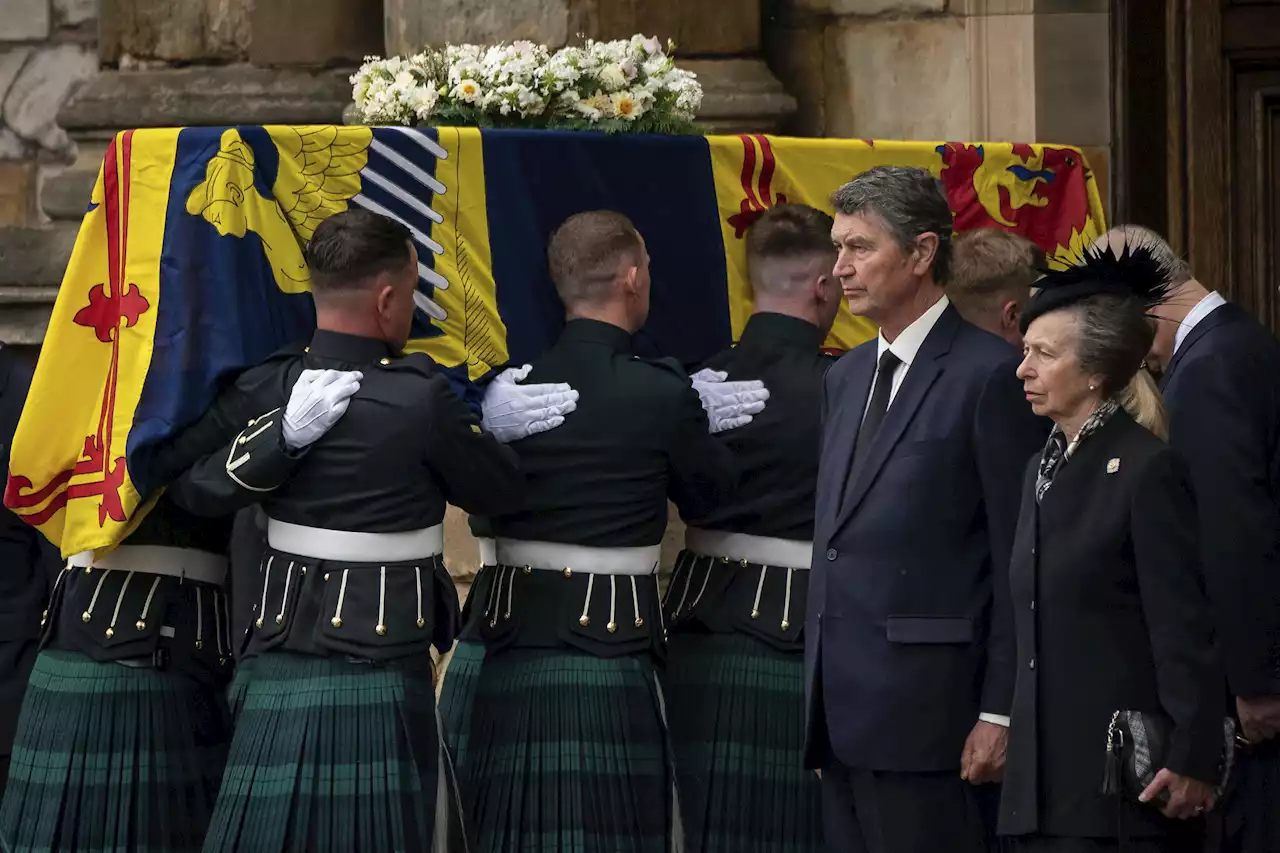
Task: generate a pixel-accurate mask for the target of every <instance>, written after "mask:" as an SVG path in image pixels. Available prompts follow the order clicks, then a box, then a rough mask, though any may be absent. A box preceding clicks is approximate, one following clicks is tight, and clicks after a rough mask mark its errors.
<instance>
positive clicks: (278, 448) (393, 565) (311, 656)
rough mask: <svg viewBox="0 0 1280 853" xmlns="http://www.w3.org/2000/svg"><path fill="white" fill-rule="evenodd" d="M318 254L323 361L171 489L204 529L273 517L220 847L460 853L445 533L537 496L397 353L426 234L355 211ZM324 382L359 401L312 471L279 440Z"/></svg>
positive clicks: (445, 384)
mask: <svg viewBox="0 0 1280 853" xmlns="http://www.w3.org/2000/svg"><path fill="white" fill-rule="evenodd" d="M307 256H308V262H309V264H310V266H311V272H312V282H313V284H312V287H313V293H314V296H315V300H316V310H317V323H318V326H319V330H318V331H317V332H316V333H315V336H314V337H313V338H312V340H311V344H310V346H308V347H306V349H305V350H302V349H301V348H299V350H298V351H296V352H295V353H294V354H292V355H289V356H287V357H282V358H280V359H279V360H277V362H276V364H275V366H274V380H273V381H274V385H275V390H274V391H273V390H271V389H270V388H269V387H264V388H263V389H262V390H261V391H260V392H259V393H258V394H257V395H255V396H254V397H253V402H254V403H255V404H256V408H257V410H258V411H259V415H258V416H257V417H255V418H253V419H251V420H250V421H249V422H248V425H247V426H245V425H244V424H243V422H242V423H241V424H239V425H237V426H236V427H234V428H233V429H232V430H231V431H228V429H229V428H228V427H225V426H224V423H225V421H226V419H225V418H223V417H222V416H221V409H222V407H224V406H226V405H229V404H230V402H231V401H228V400H225V399H224V400H222V401H220V402H219V404H218V405H217V406H215V408H214V409H213V410H211V411H210V412H209V413H208V414H207V415H206V419H205V422H202V423H201V424H197V425H196V427H194V428H193V431H199V430H202V429H205V428H209V429H212V430H215V431H217V430H221V431H222V432H223V437H224V439H225V440H226V441H227V442H228V446H227V447H226V448H225V449H224V450H223V451H220V452H219V453H217V454H214V455H213V456H212V457H209V458H207V459H205V460H203V461H202V462H201V463H200V464H198V465H196V466H195V467H193V468H192V469H191V470H190V471H188V472H187V473H186V474H184V475H183V476H182V477H181V478H180V479H179V480H178V481H177V482H176V483H175V484H174V485H173V487H172V493H173V494H174V497H175V500H177V501H178V502H180V503H182V504H183V505H184V506H187V507H188V508H190V509H192V510H193V511H195V512H199V513H204V514H216V513H227V512H231V511H233V510H235V509H237V508H239V507H242V506H245V505H246V504H249V503H254V502H257V503H260V505H261V507H262V509H263V511H264V512H265V515H266V517H267V522H266V525H267V530H266V537H267V542H268V548H267V551H266V554H265V555H264V558H263V560H262V562H261V564H260V566H258V571H257V573H256V576H253V577H249V578H244V579H241V580H242V581H243V582H244V583H246V584H250V585H252V587H253V589H254V590H255V597H256V599H257V600H256V602H255V603H254V604H253V606H252V615H253V621H252V623H251V628H250V630H249V632H248V634H247V635H246V637H245V638H244V640H243V642H244V643H245V651H244V656H243V661H242V664H241V666H240V668H239V670H238V672H237V676H236V679H235V681H234V682H233V684H232V687H231V691H230V697H231V709H232V713H233V715H234V719H235V737H234V741H233V743H232V746H231V751H230V756H229V758H228V761H227V769H226V773H225V776H224V779H223V784H222V789H221V792H220V794H219V798H218V803H217V807H216V809H215V813H214V816H213V819H212V822H211V826H210V829H209V834H208V838H207V840H206V842H205V845H204V849H205V850H206V851H219V850H253V851H255V853H272V851H298V853H303V851H317V850H346V851H370V850H376V851H382V850H407V851H422V850H461V849H464V844H465V842H464V837H463V833H462V831H461V825H460V821H459V819H458V818H459V814H458V812H457V809H456V798H455V797H454V796H453V795H452V789H453V786H452V782H451V780H450V771H449V768H448V764H449V761H448V756H447V754H446V753H445V751H444V750H443V748H442V745H441V738H440V734H439V725H438V720H437V716H436V712H435V702H434V694H433V689H434V688H433V678H434V672H433V669H434V663H433V660H432V657H431V653H430V649H431V647H432V645H434V646H435V647H436V648H437V649H439V650H440V651H441V652H443V651H446V650H448V649H449V647H450V646H451V644H452V642H453V639H454V635H455V633H456V629H457V623H458V599H457V593H456V592H455V590H454V587H453V583H452V580H451V578H450V577H449V574H448V572H447V571H446V569H445V567H444V564H443V562H442V560H441V553H442V551H443V536H442V521H443V518H444V511H445V504H446V502H451V503H455V504H457V505H458V506H460V507H462V508H463V509H465V510H467V511H469V512H479V513H496V512H503V511H510V510H513V509H515V508H516V507H518V506H519V505H520V501H521V499H522V496H523V492H524V483H523V479H522V477H521V474H520V470H519V467H518V464H517V460H516V457H515V454H513V453H512V452H511V451H510V450H508V449H507V448H505V447H503V446H502V445H501V444H500V443H499V442H498V440H497V439H496V438H495V437H494V436H493V435H492V434H490V433H488V432H486V431H485V430H484V429H483V428H482V426H481V423H480V419H478V418H476V417H475V416H474V415H473V414H472V413H471V412H470V411H469V410H468V409H467V407H466V405H465V404H464V403H463V402H462V400H461V399H460V398H459V397H458V395H457V394H455V393H454V391H453V390H452V389H451V388H450V384H449V381H448V380H447V379H446V378H445V376H444V375H443V374H442V373H441V372H439V371H438V370H437V369H436V366H435V364H434V362H432V361H431V360H430V359H429V358H428V357H426V356H425V355H422V354H413V355H408V356H402V355H401V354H400V353H401V349H402V348H403V346H404V343H405V341H406V338H407V335H408V332H409V323H410V320H411V318H412V312H413V310H414V309H413V298H412V297H413V290H414V288H415V286H416V280H417V259H416V253H415V251H414V249H413V244H412V241H411V238H410V235H409V233H408V232H407V231H406V230H405V229H404V228H403V227H402V226H400V225H398V224H397V223H395V222H393V221H391V220H389V219H386V218H384V217H379V216H376V215H374V214H370V213H367V212H364V211H358V210H350V211H347V212H345V213H341V214H337V215H335V216H333V217H330V218H329V219H327V220H325V222H323V223H322V224H321V225H320V226H319V227H318V228H317V229H316V233H315V235H314V237H313V239H312V241H311V244H310V245H309V246H308V249H307ZM307 370H321V371H335V372H337V373H338V374H340V375H346V376H354V377H355V378H356V379H358V380H359V392H358V393H357V394H355V395H354V396H351V397H349V398H348V399H346V400H332V399H331V400H328V401H327V402H328V403H329V404H330V405H331V406H333V407H334V408H336V409H342V410H344V411H345V413H342V412H339V414H341V420H340V421H339V422H338V423H337V425H336V426H334V427H333V428H332V429H331V431H329V432H328V433H327V434H326V435H325V436H324V440H323V441H320V442H316V443H314V444H311V445H310V446H308V447H307V449H306V451H305V454H303V455H301V457H300V458H295V457H296V456H297V455H296V454H290V453H288V452H284V451H283V450H282V447H284V446H287V442H282V431H283V433H284V435H287V431H288V429H289V427H290V424H294V427H295V429H305V425H306V424H307V422H308V420H309V418H310V417H311V416H312V413H307V412H304V411H295V410H294V407H292V406H291V407H290V408H289V409H286V410H283V411H282V410H280V408H279V403H278V401H279V400H280V399H282V398H283V397H284V396H285V392H286V391H287V389H289V388H290V387H291V386H293V385H294V384H295V382H297V381H298V377H299V376H300V375H304V371H307ZM270 384H271V383H266V385H268V386H269V385H270ZM487 404H488V398H487V397H486V405H487ZM237 405H238V404H237ZM323 408H324V406H323V405H321V406H319V408H318V410H322V409H323ZM234 429H239V432H238V433H237V432H235V431H234Z"/></svg>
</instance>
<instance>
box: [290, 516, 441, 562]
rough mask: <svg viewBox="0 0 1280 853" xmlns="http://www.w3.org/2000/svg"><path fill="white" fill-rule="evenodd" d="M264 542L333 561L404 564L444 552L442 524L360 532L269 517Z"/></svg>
mask: <svg viewBox="0 0 1280 853" xmlns="http://www.w3.org/2000/svg"><path fill="white" fill-rule="evenodd" d="M267 544H269V545H270V546H271V547H272V548H274V549H275V550H277V551H284V552H285V553H286V554H297V555H298V556H299V557H310V558H311V559H313V560H331V561H333V562H335V563H408V562H412V561H413V560H425V559H427V558H429V557H434V556H436V555H438V554H441V553H443V552H444V525H443V524H437V525H435V526H434V527H428V528H425V529H423V530H403V531H397V532H395V533H360V532H357V531H354V530H327V529H325V528H323V527H307V526H305V525H302V524H290V523H289V522H287V521H278V520H277V519H274V518H269V519H267Z"/></svg>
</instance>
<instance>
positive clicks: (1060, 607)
mask: <svg viewBox="0 0 1280 853" xmlns="http://www.w3.org/2000/svg"><path fill="white" fill-rule="evenodd" d="M1038 461H1039V460H1033V461H1032V462H1031V464H1030V465H1029V467H1028V469H1027V473H1026V479H1025V481H1024V487H1023V498H1022V512H1021V516H1020V519H1019V523H1018V532H1017V536H1016V538H1015V539H1014V547H1013V558H1012V561H1011V566H1010V586H1011V590H1012V595H1013V607H1014V621H1015V624H1016V627H1017V638H1018V678H1017V685H1016V687H1015V691H1014V700H1013V714H1012V722H1011V726H1010V731H1009V753H1008V761H1007V764H1006V767H1005V776H1004V790H1003V797H1002V801H1001V808H1000V832H1001V833H1002V834H1008V835H1023V834H1028V833H1040V834H1047V835H1062V836H1091V837H1115V835H1116V828H1117V810H1116V809H1117V806H1116V801H1115V800H1114V799H1113V798H1108V797H1104V796H1103V795H1102V794H1101V793H1100V788H1101V784H1102V777H1103V768H1104V757H1105V756H1104V753H1105V748H1106V731H1107V725H1108V723H1109V722H1110V719H1111V715H1112V713H1113V712H1114V711H1117V710H1143V711H1159V710H1163V711H1164V713H1165V714H1167V715H1168V716H1169V717H1170V718H1171V719H1172V720H1173V722H1174V726H1175V728H1174V734H1173V737H1172V739H1171V744H1170V751H1169V754H1168V756H1167V760H1166V761H1165V765H1164V766H1167V767H1168V768H1169V769H1170V770H1172V771H1174V772H1175V773H1180V774H1184V775H1188V776H1192V777H1194V778H1197V779H1201V780H1203V781H1206V782H1213V781H1214V780H1215V775H1216V772H1217V765H1218V760H1219V756H1220V754H1221V751H1222V718H1223V715H1224V713H1225V710H1226V709H1225V703H1224V701H1223V696H1224V694H1223V683H1222V676H1221V674H1220V673H1219V670H1218V668H1217V665H1216V663H1215V660H1214V653H1213V638H1212V629H1211V627H1210V624H1209V613H1208V602H1207V600H1206V597H1205V592H1204V586H1203V582H1202V577H1201V572H1200V558H1199V551H1198V547H1197V546H1198V532H1197V522H1196V506H1195V499H1194V496H1193V493H1192V489H1191V485H1190V479H1189V476H1190V475H1189V474H1188V472H1187V466H1186V463H1185V462H1184V461H1183V458H1182V456H1181V455H1180V454H1179V453H1178V452H1177V451H1175V450H1173V449H1171V448H1169V447H1167V446H1166V445H1165V444H1164V443H1163V442H1162V441H1160V439H1158V438H1156V437H1155V436H1154V435H1152V434H1151V433H1150V432H1148V431H1147V430H1145V429H1144V428H1142V427H1141V426H1139V425H1138V424H1137V423H1136V422H1134V420H1133V419H1132V418H1131V417H1129V415H1127V414H1126V413H1125V412H1124V411H1119V412H1117V413H1116V414H1115V415H1114V416H1112V418H1111V419H1110V420H1109V421H1108V422H1107V423H1106V424H1104V425H1103V426H1102V427H1101V428H1100V429H1099V430H1098V431H1097V432H1096V433H1094V434H1093V435H1092V436H1090V437H1089V438H1087V439H1085V440H1084V441H1083V442H1082V443H1081V444H1080V446H1079V448H1078V449H1077V450H1076V452H1075V453H1074V454H1073V455H1072V456H1071V458H1070V459H1068V460H1067V462H1066V464H1064V465H1063V466H1062V468H1061V469H1060V470H1059V472H1058V475H1057V477H1056V478H1055V479H1054V482H1053V485H1052V487H1051V488H1050V489H1049V491H1048V493H1047V494H1046V495H1045V497H1044V500H1043V501H1042V502H1041V503H1040V504H1039V505H1038V506H1037V504H1036V501H1035V497H1034V495H1035V480H1036V472H1037V466H1038ZM1124 820H1125V828H1126V831H1127V832H1129V833H1130V834H1132V835H1159V834H1163V833H1165V832H1166V831H1167V825H1166V821H1165V818H1163V817H1162V816H1161V815H1160V814H1159V812H1158V811H1157V810H1156V809H1155V807H1153V806H1137V805H1133V806H1126V814H1125V817H1124Z"/></svg>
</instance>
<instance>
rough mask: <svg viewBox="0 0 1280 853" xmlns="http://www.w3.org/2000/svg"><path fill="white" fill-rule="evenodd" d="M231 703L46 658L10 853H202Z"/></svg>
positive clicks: (81, 660)
mask: <svg viewBox="0 0 1280 853" xmlns="http://www.w3.org/2000/svg"><path fill="white" fill-rule="evenodd" d="M228 720H229V718H228V713H227V708H226V704H225V702H224V700H223V698H222V691H221V690H219V689H218V688H216V687H212V686H209V685H205V684H201V683H199V682H197V681H195V680H194V679H191V678H189V677H187V676H184V675H181V674H179V673H175V672H163V671H157V670H155V669H150V668H138V667H130V666H125V665H123V664H119V663H98V662H96V661H93V660H91V659H90V658H88V657H87V656H85V655H82V654H80V653H79V652H71V651H62V650H55V649H48V650H45V651H43V652H41V653H40V654H39V655H38V656H37V657H36V661H35V667H34V669H33V670H32V673H31V680H30V682H29V685H28V687H27V692H26V696H25V698H24V699H23V703H22V711H21V714H20V716H19V720H18V731H17V736H16V739H15V741H14V746H13V758H12V763H11V764H10V770H9V784H8V787H7V788H6V789H5V795H4V802H3V805H0V840H3V842H4V844H5V845H7V849H8V850H10V851H13V853H19V851H21V853H28V851H31V853H34V851H42V853H43V852H44V851H72V850H74V851H78V853H87V851H112V853H117V852H118V853H186V852H187V851H197V850H199V849H200V845H201V842H202V841H203V840H204V834H205V827H206V826H207V825H208V823H209V816H210V814H211V812H212V811H213V803H214V799H215V797H216V796H217V793H218V783H219V781H220V780H221V778H222V767H223V762H224V761H225V759H226V754H227V745H228V741H229V740H230V728H229V725H228Z"/></svg>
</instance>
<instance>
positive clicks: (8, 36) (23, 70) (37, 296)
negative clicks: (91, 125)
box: [0, 0, 98, 345]
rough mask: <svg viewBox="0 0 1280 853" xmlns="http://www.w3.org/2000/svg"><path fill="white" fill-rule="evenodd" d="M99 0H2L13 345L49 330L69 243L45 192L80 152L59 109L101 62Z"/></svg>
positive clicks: (5, 214)
mask: <svg viewBox="0 0 1280 853" xmlns="http://www.w3.org/2000/svg"><path fill="white" fill-rule="evenodd" d="M96 7H97V3H96V0H4V12H3V14H0V233H3V234H4V239H3V240H0V303H3V304H4V310H3V312H0V340H3V341H6V342H8V343H11V344H19V345H21V344H34V343H37V342H39V340H40V339H41V338H42V337H43V335H44V328H45V325H46V323H47V316H48V306H49V305H50V304H51V303H52V301H53V297H54V295H55V294H56V293H57V285H58V282H59V281H60V280H61V277H62V269H61V265H62V264H63V263H64V262H65V258H66V253H67V252H69V250H70V246H69V244H67V245H65V246H64V245H62V243H65V242H66V241H65V240H62V243H59V242H58V241H59V240H60V239H61V238H62V237H63V236H64V235H61V234H59V233H58V232H57V230H56V229H53V228H51V227H50V226H49V225H48V224H47V223H48V217H46V216H45V215H44V213H43V211H42V210H41V208H40V205H39V203H38V198H39V189H40V187H41V186H42V185H43V184H44V183H45V182H46V181H48V180H50V179H51V178H54V177H56V176H57V175H58V174H60V173H61V172H62V171H63V169H65V168H66V167H67V166H68V165H69V164H71V163H73V162H74V161H75V157H76V144H75V142H74V141H73V140H72V139H71V137H70V136H69V135H68V133H67V131H66V130H65V129H64V128H63V127H61V126H60V124H59V122H58V119H57V116H58V110H59V109H60V108H61V107H62V105H63V104H64V103H65V102H66V101H67V99H68V97H69V96H70V95H71V94H72V92H73V91H74V90H75V89H76V87H77V86H78V85H79V84H80V83H81V82H83V81H84V80H86V79H88V78H90V77H92V76H93V75H94V74H95V73H96V72H97V70H98V56H97V48H96V39H97V20H96V12H97V8H96ZM80 204H81V209H83V206H84V200H81V203H80ZM54 244H56V245H54Z"/></svg>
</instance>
